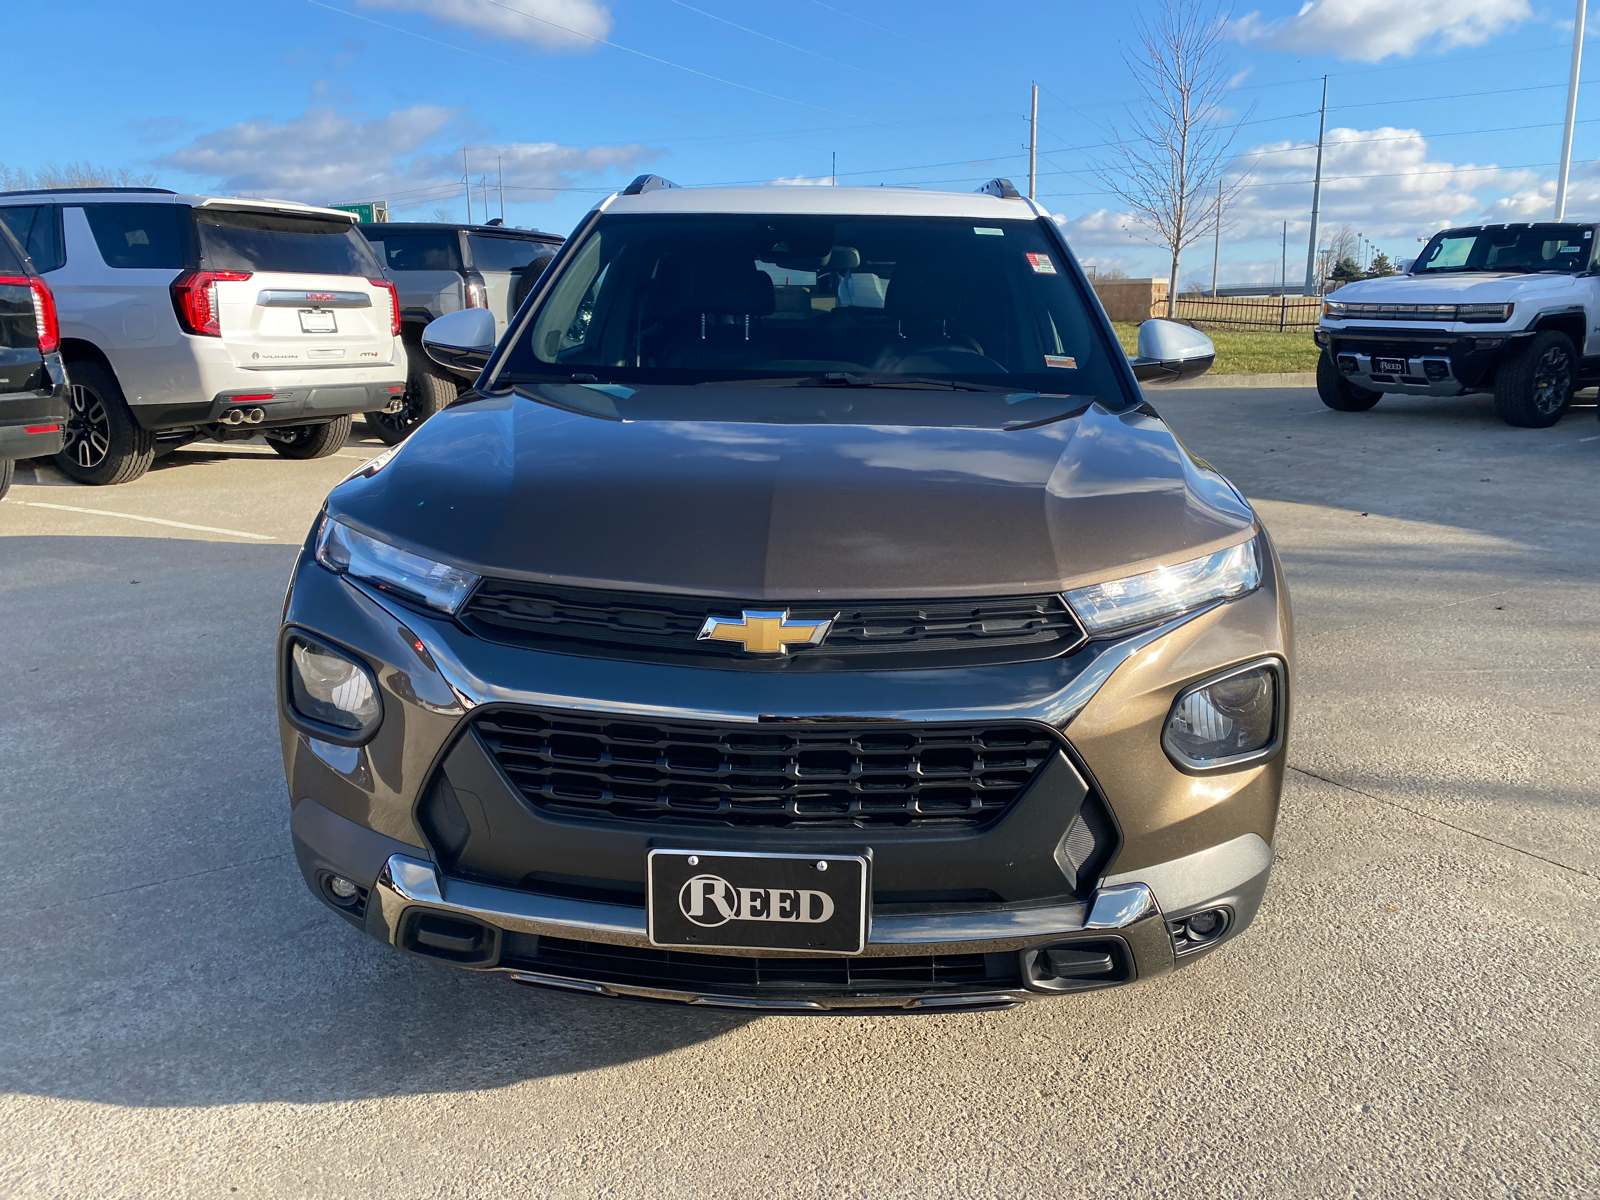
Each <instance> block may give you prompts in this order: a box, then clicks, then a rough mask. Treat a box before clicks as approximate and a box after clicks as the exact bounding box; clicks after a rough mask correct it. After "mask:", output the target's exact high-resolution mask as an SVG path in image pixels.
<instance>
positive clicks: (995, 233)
mask: <svg viewBox="0 0 1600 1200" xmlns="http://www.w3.org/2000/svg"><path fill="white" fill-rule="evenodd" d="M972 232H973V233H981V234H983V235H984V236H985V237H1005V235H1006V231H1005V230H1004V229H993V228H990V227H989V226H987V225H974V226H973V227H972Z"/></svg>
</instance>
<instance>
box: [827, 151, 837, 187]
mask: <svg viewBox="0 0 1600 1200" xmlns="http://www.w3.org/2000/svg"><path fill="white" fill-rule="evenodd" d="M828 183H829V184H830V185H831V186H832V187H838V186H839V152H838V151H837V150H835V151H834V152H833V166H832V167H830V168H829V169H828Z"/></svg>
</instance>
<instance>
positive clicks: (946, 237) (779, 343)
mask: <svg viewBox="0 0 1600 1200" xmlns="http://www.w3.org/2000/svg"><path fill="white" fill-rule="evenodd" d="M1113 353H1115V354H1116V355H1117V356H1118V357H1121V351H1120V350H1119V349H1115V348H1114V347H1113V346H1112V345H1111V344H1110V339H1109V338H1107V337H1106V336H1104V335H1103V334H1102V333H1101V331H1100V328H1099V321H1098V318H1097V316H1096V315H1095V313H1094V309H1093V307H1092V306H1091V304H1090V303H1089V301H1088V299H1087V297H1086V295H1085V291H1084V289H1083V286H1082V284H1081V282H1080V281H1079V280H1078V279H1077V278H1076V277H1075V276H1074V275H1071V274H1069V273H1068V269H1067V264H1066V263H1065V262H1064V261H1063V256H1062V254H1061V251H1060V249H1059V248H1058V246H1057V245H1056V243H1055V242H1054V241H1053V240H1051V239H1050V237H1049V236H1048V235H1047V233H1046V232H1045V231H1044V230H1043V229H1042V228H1041V227H1040V226H1039V225H1038V224H1037V223H1035V222H1032V221H1003V222H996V223H991V224H982V225H980V224H974V222H973V221H972V220H970V219H968V220H958V219H951V218H934V217H848V218H842V219H841V218H839V217H832V216H829V217H823V216H793V217H789V216H769V215H759V216H744V215H699V214H692V215H680V214H673V215H661V216H607V217H602V218H601V220H600V221H599V222H598V223H597V224H596V225H595V226H594V228H593V229H592V230H591V231H590V232H589V234H588V236H587V237H586V238H585V239H584V241H583V242H582V244H581V245H579V246H578V247H577V249H576V251H575V253H574V254H573V255H572V256H571V258H569V259H568V260H567V263H566V265H565V267H564V268H563V270H562V274H561V278H560V279H559V280H558V281H557V283H556V286H555V287H554V288H553V289H552V291H551V292H550V294H549V295H548V296H547V297H546V299H545V301H544V303H543V305H542V306H541V308H540V310H539V314H538V318H537V320H536V321H535V322H534V323H533V325H532V327H531V328H530V329H529V330H528V331H527V332H525V333H524V334H523V335H522V337H521V338H520V339H519V340H518V342H517V343H516V344H515V345H514V346H512V347H511V350H510V352H509V354H508V356H507V359H506V362H505V365H504V368H503V370H502V371H501V372H500V374H499V376H498V378H499V379H500V380H501V381H502V382H508V383H510V382H549V381H555V380H561V381H566V380H570V379H572V378H573V377H574V375H581V376H583V377H584V378H585V381H588V380H589V379H590V378H591V377H592V379H593V380H595V381H598V382H601V383H609V382H618V383H677V384H693V383H716V382H721V381H727V380H738V379H748V380H753V381H754V380H771V381H773V382H775V383H777V382H791V383H795V384H804V383H811V382H827V383H839V384H844V385H847V386H856V385H860V386H871V385H873V384H875V383H883V384H889V385H895V384H902V385H903V384H908V383H913V384H914V383H915V382H917V381H926V383H927V386H930V387H936V388H937V387H945V388H949V387H974V388H977V389H978V390H988V389H990V388H992V389H994V390H995V391H997V392H1021V391H1024V390H1029V391H1036V392H1043V393H1050V394H1055V395H1062V394H1076V395H1083V394H1089V395H1098V396H1102V397H1107V398H1113V397H1114V398H1117V399H1121V398H1122V395H1123V392H1122V384H1121V380H1120V377H1119V376H1118V374H1117V373H1116V371H1115V369H1114V362H1115V360H1114V359H1113V358H1112V354H1113Z"/></svg>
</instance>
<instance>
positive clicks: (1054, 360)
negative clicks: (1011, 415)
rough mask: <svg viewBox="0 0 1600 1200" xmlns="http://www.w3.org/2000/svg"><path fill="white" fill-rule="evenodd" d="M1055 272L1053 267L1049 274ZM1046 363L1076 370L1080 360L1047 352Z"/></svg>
mask: <svg viewBox="0 0 1600 1200" xmlns="http://www.w3.org/2000/svg"><path fill="white" fill-rule="evenodd" d="M1028 257H1029V258H1032V257H1033V256H1032V255H1031V254H1030V255H1029V256H1028ZM1039 257H1040V258H1043V257H1044V255H1042V254H1041V255H1040V256H1039ZM1038 269H1039V268H1038V267H1035V268H1034V270H1035V271H1037V270H1038ZM1055 273H1056V269H1055V268H1054V267H1051V268H1050V271H1049V274H1051V275H1054V274H1055ZM1044 365H1045V366H1047V367H1064V368H1065V369H1066V370H1068V371H1076V370H1077V369H1078V360H1077V359H1075V358H1072V357H1071V356H1069V355H1066V354H1046V355H1045V356H1044Z"/></svg>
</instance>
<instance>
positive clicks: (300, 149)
mask: <svg viewBox="0 0 1600 1200" xmlns="http://www.w3.org/2000/svg"><path fill="white" fill-rule="evenodd" d="M460 124H461V113H460V110H458V109H452V108H441V107H438V106H434V105H417V106H416V107H414V108H408V109H403V110H401V111H399V112H394V113H390V114H389V115H388V116H385V117H377V118H374V119H372V120H366V121H363V120H361V119H359V118H357V117H353V116H350V115H349V114H346V113H343V112H339V111H338V110H335V109H332V108H313V109H310V110H309V111H307V112H305V113H303V114H301V115H300V116H298V117H293V118H290V119H289V120H286V121H274V120H270V119H258V120H253V121H243V122H240V123H239V124H237V125H230V126H229V127H228V128H226V129H221V130H218V131H216V132H214V133H208V134H204V135H202V136H200V137H197V138H195V139H194V140H193V141H192V142H190V143H189V144H188V145H187V146H184V147H182V148H180V149H178V150H176V151H174V152H173V153H171V154H168V155H166V156H165V157H164V158H162V159H160V160H159V161H158V165H159V166H161V167H163V168H166V169H170V170H178V171H186V172H189V173H190V174H193V175H198V176H201V177H202V178H204V179H206V180H208V181H213V182H212V183H211V184H210V185H209V186H213V187H215V189H216V190H218V191H220V192H222V193H224V194H230V193H231V194H234V195H255V196H274V197H281V198H284V199H290V200H304V201H308V202H310V203H314V204H328V203H343V202H345V201H349V200H371V199H388V200H389V201H390V207H391V209H400V208H415V207H422V206H431V205H434V204H437V203H439V202H441V201H451V200H454V199H455V198H456V197H459V196H460V195H461V152H460V150H459V149H457V148H452V149H450V150H448V151H444V152H435V151H433V150H432V149H431V147H433V146H434V145H435V144H436V143H437V142H438V141H439V140H442V138H443V135H445V134H446V133H448V132H452V131H455V132H459V129H458V126H459V125H460ZM471 153H472V155H473V156H474V160H473V164H472V165H473V177H474V179H476V178H477V177H478V176H479V175H480V174H484V173H487V174H488V175H489V177H490V190H491V191H492V190H493V189H494V185H495V182H496V177H495V169H494V166H495V159H496V157H497V156H498V157H499V159H500V162H501V164H502V165H503V167H504V171H505V183H506V190H507V193H508V194H507V197H506V198H507V200H519V201H528V200H548V199H549V198H550V195H549V193H548V192H544V193H541V192H539V191H536V190H532V189H540V188H561V187H575V186H580V185H583V184H586V183H593V182H595V180H596V178H597V177H598V176H600V175H602V174H603V173H605V172H606V171H608V170H611V169H615V168H625V169H626V168H631V167H632V166H634V165H636V164H638V163H642V162H647V161H649V160H650V159H652V158H654V157H656V156H657V155H658V154H659V151H656V150H652V149H649V148H648V147H645V146H642V145H627V146H595V147H587V148H585V147H579V146H562V145H558V144H557V143H555V142H512V143H507V144H503V145H481V144H479V145H474V147H473V149H472V151H471Z"/></svg>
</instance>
